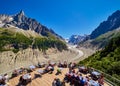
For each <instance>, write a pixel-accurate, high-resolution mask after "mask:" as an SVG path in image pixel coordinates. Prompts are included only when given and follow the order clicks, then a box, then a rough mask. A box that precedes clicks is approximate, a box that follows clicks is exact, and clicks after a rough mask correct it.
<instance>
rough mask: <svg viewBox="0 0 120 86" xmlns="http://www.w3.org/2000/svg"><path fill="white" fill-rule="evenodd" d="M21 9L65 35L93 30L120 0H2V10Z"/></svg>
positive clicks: (118, 7) (119, 6) (88, 32)
mask: <svg viewBox="0 0 120 86" xmlns="http://www.w3.org/2000/svg"><path fill="white" fill-rule="evenodd" d="M20 10H23V11H24V12H25V15H26V16H28V17H30V18H34V19H36V20H37V21H39V22H40V23H41V24H43V25H45V26H47V27H48V28H51V29H53V30H54V31H55V32H56V33H57V34H59V35H61V36H62V37H64V38H69V37H70V36H71V35H73V34H76V35H84V34H90V33H91V32H92V31H93V30H94V29H95V28H96V27H97V26H98V25H99V24H100V23H101V22H102V21H105V20H106V19H107V17H108V16H110V15H111V14H112V13H113V12H115V11H116V10H120V0H0V14H9V15H13V14H16V13H18V12H19V11H20Z"/></svg>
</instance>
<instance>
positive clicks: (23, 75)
mask: <svg viewBox="0 0 120 86" xmlns="http://www.w3.org/2000/svg"><path fill="white" fill-rule="evenodd" d="M55 66H57V72H56V74H55V75H59V74H62V70H63V69H64V68H68V69H69V70H68V71H67V73H66V74H65V76H64V79H63V80H62V81H60V79H59V78H55V79H54V80H53V82H52V86H66V83H68V84H69V85H70V86H103V85H104V76H103V74H100V73H98V72H96V71H93V72H91V73H90V72H89V70H88V69H87V68H86V67H84V66H79V67H78V66H77V65H76V63H73V62H70V63H69V64H68V63H67V62H66V61H64V62H59V63H55V62H51V61H48V63H47V64H45V63H38V65H30V66H29V68H24V67H21V68H20V69H15V70H14V71H13V72H12V75H11V78H14V77H17V76H18V75H20V78H19V83H18V85H17V86H26V85H27V84H28V83H31V81H32V80H33V79H34V78H36V77H39V76H42V75H44V74H46V73H49V74H52V73H53V71H54V70H55ZM41 68H42V69H41ZM36 69H37V72H38V74H35V75H34V78H31V72H32V71H35V70H36ZM76 69H77V70H76ZM83 74H84V76H83ZM95 77H97V78H95ZM8 81H9V78H8V75H7V74H4V75H3V76H0V86H9V85H7V83H8Z"/></svg>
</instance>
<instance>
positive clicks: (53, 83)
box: [52, 78, 57, 86]
mask: <svg viewBox="0 0 120 86" xmlns="http://www.w3.org/2000/svg"><path fill="white" fill-rule="evenodd" d="M56 80H57V78H55V79H54V80H53V82H52V86H57V85H56Z"/></svg>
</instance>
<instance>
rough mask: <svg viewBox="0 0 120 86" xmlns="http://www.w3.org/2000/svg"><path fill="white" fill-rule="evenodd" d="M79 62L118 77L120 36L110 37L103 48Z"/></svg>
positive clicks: (119, 68)
mask: <svg viewBox="0 0 120 86" xmlns="http://www.w3.org/2000/svg"><path fill="white" fill-rule="evenodd" d="M79 64H83V65H86V66H88V67H93V68H96V69H98V70H101V71H103V72H105V73H107V74H109V75H111V76H113V77H115V78H117V79H120V36H118V37H115V38H112V39H111V40H110V42H109V43H108V45H107V46H105V48H104V49H103V50H101V51H97V52H96V53H95V54H93V55H91V56H89V57H88V58H86V59H85V60H83V61H80V62H79Z"/></svg>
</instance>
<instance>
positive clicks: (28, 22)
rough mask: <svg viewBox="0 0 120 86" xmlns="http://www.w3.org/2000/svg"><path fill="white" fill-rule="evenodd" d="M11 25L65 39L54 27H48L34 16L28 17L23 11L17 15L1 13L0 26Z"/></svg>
mask: <svg viewBox="0 0 120 86" xmlns="http://www.w3.org/2000/svg"><path fill="white" fill-rule="evenodd" d="M10 25H12V26H15V27H18V28H20V29H24V30H33V31H35V32H37V33H38V34H41V35H42V36H47V37H48V36H49V34H51V35H53V36H55V37H56V38H59V39H63V38H62V37H61V36H59V35H58V34H56V33H55V32H54V31H53V30H52V29H48V28H47V27H46V26H44V25H42V24H40V23H39V22H38V21H36V20H35V19H32V18H28V17H27V16H26V15H25V13H24V12H23V11H20V12H19V13H17V14H16V15H13V16H10V15H0V26H1V27H5V28H6V27H9V26H10Z"/></svg>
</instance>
